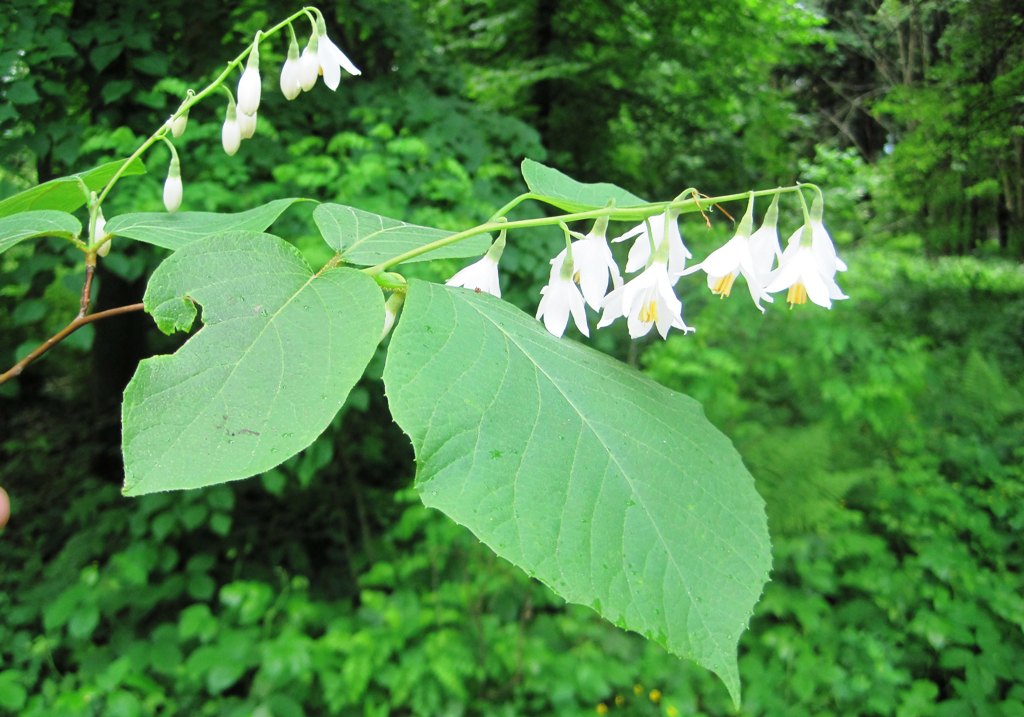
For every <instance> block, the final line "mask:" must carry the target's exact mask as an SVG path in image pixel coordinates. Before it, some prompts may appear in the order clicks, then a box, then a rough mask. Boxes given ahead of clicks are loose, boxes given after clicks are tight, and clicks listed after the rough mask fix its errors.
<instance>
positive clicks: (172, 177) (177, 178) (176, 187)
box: [164, 155, 183, 213]
mask: <svg viewBox="0 0 1024 717" xmlns="http://www.w3.org/2000/svg"><path fill="white" fill-rule="evenodd" d="M182 193H183V189H182V186H181V165H180V164H179V163H178V157H177V155H173V156H172V157H171V166H170V168H169V169H168V170H167V179H166V180H164V207H165V208H166V209H167V211H168V212H171V213H174V212H176V211H178V207H180V206H181V196H182Z"/></svg>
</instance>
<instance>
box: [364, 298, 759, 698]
mask: <svg viewBox="0 0 1024 717" xmlns="http://www.w3.org/2000/svg"><path fill="white" fill-rule="evenodd" d="M384 382H385V386H386V388H387V395H388V400H389V402H390V405H391V412H392V414H393V415H394V417H395V420H396V421H397V422H398V424H399V425H400V426H401V427H402V429H403V430H404V431H405V432H406V433H407V434H408V435H409V436H410V437H411V439H412V443H413V447H414V449H415V451H416V463H417V468H416V486H417V489H418V490H419V493H420V496H421V498H422V499H423V502H424V503H425V504H426V505H428V506H431V507H435V508H438V509H440V510H441V511H443V512H444V513H446V514H447V515H448V516H450V517H451V518H452V519H454V520H455V521H457V522H459V523H461V524H463V525H465V526H466V527H468V528H469V529H470V530H472V531H473V533H475V534H476V535H477V537H478V538H480V540H482V541H483V542H485V543H486V544H487V545H489V546H490V547H491V548H492V549H493V550H494V551H495V552H496V553H497V554H498V555H500V556H502V557H504V558H506V559H507V560H509V561H511V562H512V563H514V564H515V565H518V566H519V567H520V568H522V569H523V570H525V571H526V572H527V573H528V574H529V575H531V576H534V577H536V578H538V579H540V580H542V581H543V582H544V583H546V584H547V585H549V586H550V587H551V588H552V589H553V590H554V591H555V592H557V593H559V594H560V595H562V596H563V597H564V598H566V599H567V600H570V601H572V602H576V603H581V604H584V605H589V606H591V607H592V608H594V609H595V610H596V611H597V612H599V613H600V614H601V615H603V616H604V617H605V618H607V619H608V620H610V621H611V622H613V623H615V624H616V625H619V626H621V627H624V628H628V629H631V630H635V631H637V632H639V633H641V634H643V635H646V636H647V637H649V638H651V639H654V640H657V641H658V642H659V643H661V644H662V645H664V646H666V647H667V648H668V649H669V650H671V651H672V652H674V653H676V654H678V655H681V656H686V657H689V658H692V659H693V660H695V661H697V662H698V663H700V664H702V665H704V666H705V667H707V668H708V669H711V670H713V671H714V672H715V673H717V674H718V675H719V676H720V677H721V678H722V680H723V681H724V682H725V684H726V686H727V687H728V689H729V692H730V694H731V695H732V696H733V699H734V700H736V701H738V699H739V676H738V670H737V663H736V646H737V642H738V640H739V638H740V635H741V633H742V632H743V630H744V629H745V628H746V626H747V622H748V620H749V618H750V615H751V612H752V610H753V607H754V604H755V603H756V601H757V599H758V597H759V596H760V594H761V589H762V587H763V586H764V583H765V581H766V580H767V578H768V571H769V568H770V565H771V554H770V544H769V539H768V529H767V522H766V518H765V512H764V502H763V501H762V500H761V497H760V496H759V495H758V494H757V492H756V491H755V489H754V482H753V479H752V478H751V476H750V474H749V473H748V472H747V470H746V468H744V466H743V463H742V461H741V460H740V457H739V455H738V454H737V453H736V450H735V449H734V448H733V446H732V444H731V443H730V442H729V440H728V439H727V438H726V437H725V436H723V435H722V434H721V433H719V432H718V431H717V430H716V429H715V428H714V427H713V426H712V425H711V424H710V423H709V422H708V421H707V419H706V418H705V417H704V413H703V410H702V409H701V407H700V405H699V404H698V403H697V402H695V401H694V400H692V399H690V398H688V397H687V396H683V395H682V394H678V393H675V392H673V391H670V390H668V389H666V388H664V387H663V386H660V385H658V384H656V383H654V382H653V381H651V380H649V379H647V378H645V377H644V376H643V375H641V374H640V373H638V372H636V371H635V370H633V369H631V368H628V367H626V366H625V365H624V364H621V363H619V362H617V361H614V360H612V359H610V358H608V357H606V356H604V355H603V354H600V353H598V352H596V351H594V350H592V349H590V348H587V347H585V346H582V345H580V344H577V343H575V342H573V341H569V340H560V339H556V338H554V337H553V336H551V335H549V334H548V333H547V332H546V331H545V330H544V328H543V327H542V326H541V324H539V323H538V322H537V321H534V320H533V319H532V318H530V317H528V316H527V315H526V314H524V313H522V312H521V311H519V310H518V309H516V308H515V307H513V306H512V305H510V304H508V303H506V302H503V301H501V300H499V299H495V298H494V297H491V296H488V295H486V294H477V293H475V292H472V291H468V290H465V289H456V288H451V287H444V286H439V285H436V284H430V283H426V282H423V281H413V282H411V285H410V289H409V293H408V297H407V299H406V302H405V308H404V310H403V315H402V318H401V321H400V323H399V326H398V327H397V329H396V330H395V333H394V335H393V336H392V339H391V344H390V347H389V350H388V358H387V365H386V367H385V370H384Z"/></svg>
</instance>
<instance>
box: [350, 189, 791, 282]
mask: <svg viewBox="0 0 1024 717" xmlns="http://www.w3.org/2000/svg"><path fill="white" fill-rule="evenodd" d="M804 186H807V185H804ZM799 191H800V187H776V188H775V189H760V190H757V191H755V192H741V193H739V194H724V195H722V196H719V197H705V198H694V199H685V200H684V199H676V200H675V201H672V202H669V203H668V204H666V203H665V202H652V203H650V204H641V205H637V206H634V207H602V208H600V209H590V210H588V211H585V212H572V213H569V214H560V215H557V216H553V217H538V218H536V219H518V220H516V221H513V222H509V221H496V220H494V219H490V220H488V221H486V222H484V223H483V224H480V225H478V226H475V227H472V228H471V229H465V230H463V231H461V232H456V233H455V234H450V235H449V236H446V237H443V238H441V239H437V240H435V241H432V242H430V243H429V244H424V245H423V246H421V247H416V248H415V249H410V250H409V251H406V252H402V253H401V254H398V255H396V256H393V257H391V258H390V259H388V260H387V261H382V262H381V263H380V264H377V265H375V266H370V267H367V268H365V269H362V270H361V271H363V272H364V273H366V274H369V275H370V276H373V275H374V274H378V273H380V272H382V271H384V270H385V269H387V268H389V267H392V266H395V265H397V264H401V263H402V262H405V261H409V260H410V259H415V258H416V257H418V256H422V255H424V254H428V253H430V252H432V251H436V250H437V249H441V248H442V247H446V246H450V245H452V244H457V243H458V242H460V241H463V240H464V239H469V238H470V237H474V236H476V235H477V234H486V233H488V232H493V231H499V230H501V229H526V228H529V227H544V226H551V225H553V224H560V223H562V222H565V223H568V222H577V221H583V220H587V219H597V218H599V217H608V218H609V219H610V220H611V221H633V220H634V219H635V217H636V214H637V213H638V212H639V213H642V214H647V215H648V216H653V215H655V214H661V213H662V212H664V211H666V210H668V209H678V210H680V213H686V212H687V211H697V210H699V209H700V208H701V206H702V205H703V206H709V205H713V204H719V203H722V202H733V201H737V200H740V199H747V198H749V197H750V195H751V194H753V195H754V196H756V197H761V196H769V195H773V194H781V193H783V192H799ZM526 199H534V200H537V201H542V202H547V203H549V204H554V200H553V199H551V198H548V197H545V196H542V195H535V194H531V193H527V194H521V195H519V196H518V197H516V198H515V199H513V200H512V201H511V202H509V203H508V204H506V205H505V206H504V207H502V208H501V209H500V210H498V212H496V213H495V216H500V215H502V214H503V213H504V211H506V208H510V207H515V206H516V205H518V204H519V203H521V202H523V201H525V200H526Z"/></svg>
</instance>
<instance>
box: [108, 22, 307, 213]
mask: <svg viewBox="0 0 1024 717" xmlns="http://www.w3.org/2000/svg"><path fill="white" fill-rule="evenodd" d="M308 14H309V8H307V7H304V8H302V9H301V10H299V11H298V12H295V13H293V14H292V15H290V16H289V17H287V18H285V19H284V20H282V21H281V22H279V23H277V24H276V25H274V26H273V27H272V28H270V29H269V30H267V31H266V32H264V33H263V34H262V35H261V36H260V42H262V41H263V40H266V39H267V38H269V37H271V36H273V35H275V34H277V33H278V32H280V31H281V30H282V29H283V28H285V27H287V26H288V25H289V24H290V23H291V22H292V21H293V20H295V19H297V18H299V17H300V16H302V15H308ZM252 48H253V44H249V45H248V46H247V47H246V48H245V50H243V51H242V53H241V54H240V55H239V56H238V57H236V58H235V59H234V60H232V61H231V62H229V63H228V64H227V67H225V68H224V70H223V72H221V73H220V74H219V75H217V77H216V79H214V80H213V82H211V83H210V84H209V85H207V86H206V87H205V88H204V89H203V90H202V91H201V92H199V93H197V94H195V95H193V96H192V97H190V98H187V99H186V100H185V101H184V102H182V103H181V105H180V106H179V107H178V111H177V112H175V113H174V114H173V115H171V116H170V118H169V119H168V120H167V121H166V122H164V123H163V124H162V125H160V127H159V129H157V130H156V132H154V133H153V134H151V135H150V136H149V138H148V139H147V140H146V141H145V142H143V143H142V144H141V145H139V148H138V149H136V150H135V151H134V152H133V153H132V155H131V156H130V157H129V158H128V159H126V160H125V162H124V164H122V165H121V167H120V168H119V169H118V170H117V172H115V173H114V176H113V177H111V178H110V181H108V182H107V184H106V186H104V187H103V191H102V192H100V195H99V199H98V200H97V201H96V205H97V206H100V205H101V204H103V200H104V199H106V198H107V195H108V194H109V193H110V190H111V189H113V188H114V185H115V184H117V182H118V180H119V179H121V176H122V175H123V174H124V173H125V171H126V170H127V169H128V166H129V165H130V164H131V163H132V162H134V161H135V160H136V159H138V158H140V157H141V156H142V155H143V154H145V153H146V150H148V149H149V148H150V147H152V146H153V145H154V144H155V143H157V142H159V141H160V140H161V139H163V138H164V137H166V136H167V133H168V132H170V130H171V122H173V121H174V120H176V119H177V118H178V117H180V116H181V115H182V114H184V113H185V112H187V111H188V110H189V109H191V108H192V107H193V106H194V105H196V104H198V103H199V102H202V101H203V99H205V98H206V97H207V96H209V94H210V93H211V92H215V91H216V90H217V88H218V87H220V86H221V85H222V84H223V83H224V80H226V79H227V78H228V76H229V75H231V73H232V72H233V71H234V70H236V69H238V68H239V67H241V65H242V62H243V61H244V60H245V59H246V58H247V57H248V56H249V53H250V52H252Z"/></svg>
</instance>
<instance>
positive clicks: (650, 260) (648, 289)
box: [448, 188, 847, 339]
mask: <svg viewBox="0 0 1024 717" xmlns="http://www.w3.org/2000/svg"><path fill="white" fill-rule="evenodd" d="M815 191H816V192H817V194H816V196H815V199H814V201H813V202H812V204H811V208H810V210H809V211H808V210H807V208H806V205H803V195H802V194H801V195H800V197H801V203H802V205H803V206H804V218H805V222H804V225H803V226H801V227H800V228H799V229H797V230H796V231H795V232H793V235H792V236H791V237H790V239H789V242H788V246H787V248H786V250H785V251H782V249H781V247H780V244H779V234H778V229H777V228H776V227H777V223H778V214H779V206H778V205H779V194H778V193H776V194H775V197H774V198H773V200H772V203H771V205H770V206H769V208H768V211H767V212H766V213H765V217H764V220H763V222H762V224H761V226H760V227H759V228H758V229H757V231H754V230H753V225H754V195H753V193H751V194H750V197H749V199H748V202H747V209H746V213H745V214H744V215H743V218H742V219H741V220H740V222H739V225H738V227H737V230H736V234H735V235H734V236H733V237H732V238H731V239H730V240H729V241H728V242H727V243H726V244H724V245H723V246H722V247H720V248H719V249H716V250H715V251H713V252H712V253H711V254H710V255H708V256H707V257H706V258H705V259H704V261H702V262H700V263H699V264H697V265H696V266H692V267H690V268H687V267H686V261H687V260H688V259H690V258H692V254H691V253H690V251H689V249H687V248H686V245H685V244H684V243H683V238H682V234H681V233H680V231H679V223H678V217H679V211H678V210H675V209H672V208H669V209H666V210H665V211H663V212H662V213H661V214H658V215H655V216H652V217H648V218H647V219H645V220H644V221H643V222H641V223H640V224H638V225H636V226H635V227H633V228H632V229H630V230H629V231H627V232H625V233H624V234H621V235H620V236H618V237H616V238H614V239H612V242H624V241H630V240H632V242H633V243H632V245H631V247H630V249H629V254H628V256H627V258H626V267H625V273H626V274H636V276H634V277H633V278H632V279H630V280H629V281H625V282H624V281H623V278H622V275H621V274H620V273H619V268H618V265H617V264H616V262H615V258H614V257H613V255H612V251H611V247H610V246H609V243H608V240H607V239H606V238H605V234H606V231H607V228H608V217H607V216H602V217H600V218H599V219H597V221H596V222H595V223H594V226H593V228H592V229H591V230H590V232H589V233H588V234H586V235H583V234H579V233H577V232H569V231H568V229H566V247H565V249H563V250H562V251H561V252H559V253H558V255H557V256H555V258H553V259H552V260H551V272H550V276H549V279H548V283H547V285H545V286H544V288H542V289H541V300H540V304H539V306H538V307H537V319H538V320H542V321H543V322H544V326H545V327H546V328H547V330H548V331H549V332H551V333H552V334H554V335H555V336H558V337H561V336H562V335H563V334H564V333H565V329H566V327H567V326H568V323H569V318H570V317H571V318H572V320H573V323H574V324H575V325H576V328H577V329H578V330H579V332H580V333H581V334H583V335H584V336H590V328H589V325H588V323H587V316H586V307H587V306H589V307H590V308H591V309H593V310H594V311H599V312H601V317H600V319H599V321H598V323H597V328H599V329H600V328H604V327H606V326H609V325H610V324H612V323H613V322H614V321H615V320H616V319H619V318H625V319H626V326H627V328H628V330H629V335H630V337H632V338H634V339H636V338H640V337H642V336H645V335H647V334H648V333H650V331H651V329H652V328H656V329H657V331H658V333H659V334H660V335H661V337H662V338H666V337H667V336H668V332H669V329H671V328H676V329H679V330H680V331H683V332H684V333H689V332H692V331H694V329H693V328H692V327H690V326H688V325H687V324H686V322H684V321H683V314H682V311H683V304H682V302H681V301H680V300H679V297H678V296H677V295H676V289H675V286H676V283H677V282H678V281H679V279H680V278H681V277H683V276H686V275H688V274H692V273H695V272H697V271H703V272H704V273H705V274H706V275H707V285H708V288H709V289H710V290H711V292H712V293H713V294H715V295H717V296H721V297H723V298H725V297H727V296H729V295H730V294H731V292H732V288H733V285H734V283H735V281H736V279H737V278H738V277H740V276H742V277H743V279H744V281H746V284H747V290H748V291H749V292H750V298H751V299H752V300H753V302H754V305H755V306H756V307H757V308H758V309H759V310H760V311H761V312H764V311H765V307H764V306H763V304H762V302H768V303H771V302H772V300H773V299H772V296H771V294H773V293H776V292H779V291H782V290H784V289H785V290H787V297H786V300H787V302H788V303H789V305H790V306H791V307H792V306H794V305H796V304H803V303H806V301H807V300H808V299H810V300H811V301H812V302H814V303H815V304H818V305H819V306H823V307H825V308H831V307H832V301H834V300H838V299H845V298H847V297H846V295H844V294H843V292H842V291H841V290H840V289H839V286H838V285H837V284H836V281H835V275H836V272H838V271H846V264H845V263H844V262H843V261H842V260H841V259H840V258H839V257H838V256H837V255H836V250H835V246H834V245H833V243H832V239H831V237H830V236H829V234H828V231H827V230H826V229H825V225H824V224H823V223H822V213H823V201H822V197H821V192H820V191H817V188H815ZM563 228H564V225H563ZM572 239H575V241H572ZM499 242H500V246H499ZM499 242H495V244H494V245H493V246H492V247H491V250H490V251H488V253H487V255H486V256H484V257H483V258H482V259H481V260H479V261H478V262H476V263H474V264H471V265H470V266H468V267H466V268H465V269H462V270H461V271H460V272H458V273H457V274H456V275H455V276H453V277H452V278H451V279H450V280H449V281H448V284H449V285H450V286H464V287H467V288H471V289H475V290H476V291H482V292H487V293H489V294H493V295H495V296H498V297H500V296H501V290H500V288H499V286H498V260H499V259H500V257H501V250H502V249H503V248H504V246H505V238H504V233H502V236H501V237H500V238H499ZM637 272H639V273H637ZM609 285H611V290H609Z"/></svg>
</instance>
